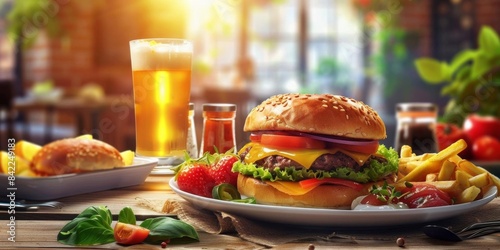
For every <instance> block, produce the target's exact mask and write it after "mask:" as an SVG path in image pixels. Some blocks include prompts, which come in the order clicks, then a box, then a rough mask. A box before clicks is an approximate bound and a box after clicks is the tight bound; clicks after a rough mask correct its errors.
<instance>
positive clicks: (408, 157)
mask: <svg viewBox="0 0 500 250" xmlns="http://www.w3.org/2000/svg"><path fill="white" fill-rule="evenodd" d="M466 147H467V143H466V142H465V141H464V140H462V139H460V140H458V141H456V142H455V143H453V144H452V145H450V146H449V147H447V148H445V149H443V150H441V151H440V152H438V153H426V154H421V155H415V154H414V153H413V152H412V149H411V147H410V146H407V145H405V146H403V147H402V148H401V153H400V159H399V172H398V183H404V182H406V181H408V182H412V183H414V182H426V183H429V184H432V185H434V186H436V187H437V188H439V189H441V190H443V191H444V192H446V193H448V194H449V195H450V197H451V198H452V199H453V200H454V201H455V203H456V204H458V203H465V202H471V201H474V200H477V199H480V198H481V197H483V195H484V194H485V192H486V191H488V190H489V189H490V188H491V187H492V186H496V187H497V189H498V190H500V179H499V178H498V177H497V176H495V175H493V174H491V173H489V172H488V171H487V170H486V169H484V168H482V167H479V166H476V165H474V163H472V162H470V161H468V160H465V159H462V158H461V157H460V156H458V153H460V152H461V151H462V150H464V149H465V148H466ZM497 196H498V194H497Z"/></svg>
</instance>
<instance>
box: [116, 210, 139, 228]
mask: <svg viewBox="0 0 500 250" xmlns="http://www.w3.org/2000/svg"><path fill="white" fill-rule="evenodd" d="M118 221H119V222H123V223H127V224H132V225H135V223H136V219H135V214H134V211H132V208H131V207H124V208H122V210H120V213H119V214H118Z"/></svg>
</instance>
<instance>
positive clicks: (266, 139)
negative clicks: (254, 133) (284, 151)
mask: <svg viewBox="0 0 500 250" xmlns="http://www.w3.org/2000/svg"><path fill="white" fill-rule="evenodd" d="M260 143H261V144H262V145H264V146H269V147H275V148H294V149H322V148H325V143H324V142H323V141H320V140H316V139H312V138H307V137H302V136H294V135H276V134H263V135H262V136H261V138H260Z"/></svg>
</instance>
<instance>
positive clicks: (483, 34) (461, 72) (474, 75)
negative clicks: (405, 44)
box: [415, 26, 500, 126]
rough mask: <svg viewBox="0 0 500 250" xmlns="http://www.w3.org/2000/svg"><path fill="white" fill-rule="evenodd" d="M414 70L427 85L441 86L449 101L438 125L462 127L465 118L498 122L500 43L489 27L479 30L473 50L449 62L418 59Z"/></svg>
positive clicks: (465, 51)
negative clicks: (471, 115) (480, 116)
mask: <svg viewBox="0 0 500 250" xmlns="http://www.w3.org/2000/svg"><path fill="white" fill-rule="evenodd" d="M415 66H416V68H417V71H418V73H419V75H420V77H421V78H422V79H423V80H424V81H426V82H427V83H429V84H443V88H442V89H441V94H442V95H446V96H449V97H450V100H449V102H448V104H447V106H446V108H445V110H444V114H443V116H442V117H441V119H442V121H444V122H448V123H454V124H457V125H459V126H462V124H463V122H464V120H465V119H466V117H467V116H468V115H469V114H479V115H483V116H494V117H497V118H500V39H499V36H498V34H497V33H496V32H495V30H493V29H492V28H491V27H488V26H484V27H482V28H481V30H480V32H479V37H478V48H477V49H466V50H463V51H461V52H459V53H457V54H456V55H455V56H454V58H453V59H452V60H451V61H450V62H445V61H439V60H436V59H433V58H418V59H416V60H415Z"/></svg>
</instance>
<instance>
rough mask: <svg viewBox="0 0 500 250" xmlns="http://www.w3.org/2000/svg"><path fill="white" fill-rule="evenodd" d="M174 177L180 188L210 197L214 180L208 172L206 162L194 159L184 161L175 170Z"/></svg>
mask: <svg viewBox="0 0 500 250" xmlns="http://www.w3.org/2000/svg"><path fill="white" fill-rule="evenodd" d="M176 179H177V185H178V186H179V189H180V190H183V191H186V192H188V193H192V194H196V195H200V196H204V197H208V198H212V189H213V188H214V186H215V181H214V179H213V178H212V176H210V174H209V168H208V165H207V164H205V163H202V162H196V161H194V162H193V161H189V162H186V163H185V164H183V166H182V167H181V168H180V169H179V171H178V172H177V174H176Z"/></svg>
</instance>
